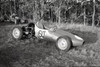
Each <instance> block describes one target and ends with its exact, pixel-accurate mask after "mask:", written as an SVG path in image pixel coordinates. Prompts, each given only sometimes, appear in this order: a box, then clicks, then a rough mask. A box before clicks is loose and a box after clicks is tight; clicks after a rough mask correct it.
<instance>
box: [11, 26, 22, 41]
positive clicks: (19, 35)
mask: <svg viewBox="0 0 100 67" xmlns="http://www.w3.org/2000/svg"><path fill="white" fill-rule="evenodd" d="M22 35H23V31H22V28H21V27H14V28H13V30H12V37H13V38H14V39H16V40H19V39H21V38H22Z"/></svg>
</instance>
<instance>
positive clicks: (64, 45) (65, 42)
mask: <svg viewBox="0 0 100 67" xmlns="http://www.w3.org/2000/svg"><path fill="white" fill-rule="evenodd" d="M56 46H57V48H58V49H60V50H63V51H68V50H69V49H70V47H71V40H70V38H69V37H67V36H63V37H59V38H58V39H57V43H56Z"/></svg>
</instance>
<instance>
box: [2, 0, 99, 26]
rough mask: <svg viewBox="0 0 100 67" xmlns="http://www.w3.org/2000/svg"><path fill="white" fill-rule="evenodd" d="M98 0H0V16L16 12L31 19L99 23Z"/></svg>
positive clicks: (7, 16)
mask: <svg viewBox="0 0 100 67" xmlns="http://www.w3.org/2000/svg"><path fill="white" fill-rule="evenodd" d="M99 6H100V1H99V0H0V18H1V17H6V18H9V16H10V15H11V14H13V13H16V14H17V15H18V16H19V17H20V18H24V19H30V20H32V21H39V20H41V19H42V20H45V21H52V22H58V23H82V24H84V25H85V24H89V25H92V26H94V25H99V22H100V7H99Z"/></svg>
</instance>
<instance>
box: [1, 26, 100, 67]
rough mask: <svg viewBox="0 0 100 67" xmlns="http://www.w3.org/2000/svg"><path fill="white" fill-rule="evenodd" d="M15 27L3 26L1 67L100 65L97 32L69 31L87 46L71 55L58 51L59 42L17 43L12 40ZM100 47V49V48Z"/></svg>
mask: <svg viewBox="0 0 100 67" xmlns="http://www.w3.org/2000/svg"><path fill="white" fill-rule="evenodd" d="M12 27H13V25H1V26H0V67H1V66H2V67H70V66H91V65H100V64H99V63H100V60H99V59H100V57H99V55H100V52H99V50H98V51H96V50H95V49H94V48H97V49H99V48H98V44H99V43H98V44H96V46H97V47H94V44H95V43H96V41H97V39H98V38H97V35H96V33H91V32H80V31H75V30H69V31H70V32H72V33H75V34H77V35H79V36H81V37H82V38H83V39H84V40H85V41H86V43H85V44H84V45H83V46H81V47H73V48H72V49H71V50H70V51H69V52H61V51H58V50H57V49H56V47H55V43H50V42H47V41H41V42H40V41H38V40H37V39H35V40H34V39H25V40H20V41H15V40H13V39H12V38H11V34H10V32H11V29H12ZM91 46H93V47H91ZM99 47H100V46H99Z"/></svg>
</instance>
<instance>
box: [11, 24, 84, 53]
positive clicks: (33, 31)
mask: <svg viewBox="0 0 100 67" xmlns="http://www.w3.org/2000/svg"><path fill="white" fill-rule="evenodd" d="M12 36H13V38H14V39H21V38H22V37H23V36H30V37H36V38H39V39H45V40H48V41H54V42H55V43H56V46H57V47H58V48H59V49H60V50H66V51H68V50H69V49H70V47H71V46H81V45H83V43H84V40H83V39H82V38H81V37H79V36H77V35H74V34H72V33H70V32H67V31H64V30H62V29H58V28H57V27H56V26H55V27H51V28H46V27H45V26H44V25H41V26H39V22H37V23H36V24H34V23H30V24H28V25H27V26H22V27H14V28H13V30H12Z"/></svg>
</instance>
